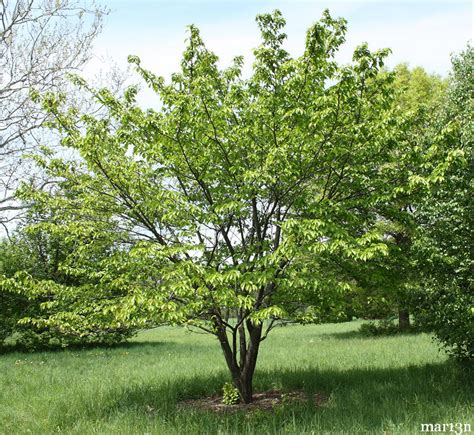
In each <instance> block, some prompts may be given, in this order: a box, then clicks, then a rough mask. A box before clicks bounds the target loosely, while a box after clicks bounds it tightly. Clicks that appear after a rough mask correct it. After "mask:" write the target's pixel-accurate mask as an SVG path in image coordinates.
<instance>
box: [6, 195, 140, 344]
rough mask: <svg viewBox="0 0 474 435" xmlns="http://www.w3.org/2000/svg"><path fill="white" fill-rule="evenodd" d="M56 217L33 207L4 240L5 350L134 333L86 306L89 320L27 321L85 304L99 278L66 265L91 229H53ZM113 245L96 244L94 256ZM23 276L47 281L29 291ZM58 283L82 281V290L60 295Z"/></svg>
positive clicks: (110, 338) (114, 339)
mask: <svg viewBox="0 0 474 435" xmlns="http://www.w3.org/2000/svg"><path fill="white" fill-rule="evenodd" d="M64 193H65V192H61V194H64ZM56 194H58V193H57V192H56ZM69 194H73V192H69ZM33 210H34V211H33ZM54 223H56V224H57V221H56V216H55V215H54V214H52V213H48V212H46V211H44V210H43V211H41V210H40V207H34V208H32V209H30V210H29V211H28V214H27V218H26V219H24V223H23V224H22V225H20V226H19V227H17V229H16V230H15V232H14V233H13V235H12V236H11V237H10V239H8V240H6V239H5V240H3V241H2V242H0V277H1V276H3V278H4V281H3V282H1V281H0V350H3V349H4V350H11V349H22V350H29V351H31V350H36V349H40V348H55V347H67V346H72V345H74V346H78V345H81V346H83V345H92V344H94V345H97V344H104V343H105V344H112V343H117V342H120V341H124V340H125V339H127V338H129V337H130V336H131V335H132V334H133V333H134V330H133V329H132V328H129V327H128V326H126V325H122V326H116V325H114V324H111V323H110V317H111V316H107V313H96V312H90V313H86V312H84V313H83V314H84V315H83V318H84V319H85V320H87V321H83V322H76V323H75V327H74V328H58V327H54V326H50V325H44V324H40V322H39V323H38V324H32V323H24V322H23V323H22V319H24V318H31V317H35V318H37V319H41V318H48V317H49V316H51V315H53V314H55V313H58V312H64V311H67V310H69V309H70V308H71V307H73V306H75V305H77V304H81V303H82V301H83V299H84V298H87V299H90V298H91V294H90V292H89V293H88V292H87V291H86V290H87V288H88V287H90V284H91V283H94V282H96V281H97V280H95V281H94V278H93V277H91V276H89V277H87V279H86V278H85V277H83V276H77V275H74V274H70V273H68V270H67V268H65V267H64V266H65V261H66V259H67V258H68V256H69V255H71V254H72V253H73V252H74V251H75V250H76V249H77V248H78V246H79V244H80V240H82V243H85V242H86V241H87V240H88V239H89V237H90V234H86V233H84V234H80V235H77V236H76V237H75V238H70V237H69V238H66V237H59V236H57V235H55V234H54V232H52V231H48V227H49V225H51V224H54ZM110 231H112V229H111V230H110ZM111 251H112V246H111V245H110V244H107V243H103V244H102V245H101V246H98V245H96V251H95V254H94V255H91V261H97V260H98V259H100V258H104V257H105V256H107V255H110V253H111ZM91 254H92V253H91ZM5 278H6V279H5ZM24 279H36V280H41V281H42V282H43V283H44V284H45V286H44V288H43V290H42V291H41V292H36V293H29V294H25V293H24V292H21V291H19V288H21V285H22V282H23V280H24ZM56 285H67V286H71V287H79V286H81V289H82V292H83V293H82V294H67V293H62V294H61V298H57V297H56V294H55V291H54V288H55V286H56ZM116 296H117V292H110V293H109V294H107V295H105V294H102V297H106V298H109V299H113V298H114V297H116ZM98 317H99V318H100V320H98ZM64 321H66V319H64Z"/></svg>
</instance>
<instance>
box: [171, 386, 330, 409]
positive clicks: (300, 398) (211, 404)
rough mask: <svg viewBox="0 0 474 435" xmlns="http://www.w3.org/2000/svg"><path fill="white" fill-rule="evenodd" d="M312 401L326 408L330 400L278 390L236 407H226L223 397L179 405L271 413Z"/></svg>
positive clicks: (300, 392)
mask: <svg viewBox="0 0 474 435" xmlns="http://www.w3.org/2000/svg"><path fill="white" fill-rule="evenodd" d="M310 399H312V402H313V404H314V406H315V407H317V408H319V407H322V406H324V405H325V404H326V403H327V402H328V400H329V398H328V397H327V396H325V395H323V394H320V393H317V394H315V395H314V396H313V397H308V396H307V395H306V394H305V393H304V392H303V391H292V392H288V393H284V392H282V391H278V390H271V391H265V392H262V393H255V394H254V395H253V401H252V403H238V404H236V405H225V404H224V403H222V396H212V397H203V398H200V399H190V400H184V401H182V402H180V403H179V406H180V407H182V408H194V409H199V410H203V411H214V412H235V411H254V410H264V411H271V410H272V409H273V408H275V407H276V406H279V405H287V404H295V403H307V402H308V401H309V400H310Z"/></svg>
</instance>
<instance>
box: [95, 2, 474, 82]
mask: <svg viewBox="0 0 474 435" xmlns="http://www.w3.org/2000/svg"><path fill="white" fill-rule="evenodd" d="M104 3H105V4H106V5H107V6H108V7H109V8H110V9H111V10H112V12H111V14H110V15H109V16H108V17H107V18H106V21H105V26H104V30H103V32H102V34H101V35H100V36H99V38H98V39H97V41H96V45H95V49H94V54H95V58H96V60H95V61H94V62H92V64H91V66H90V68H89V71H96V70H97V69H99V68H100V67H101V66H100V65H101V62H100V60H101V59H107V61H109V60H113V61H114V62H116V63H117V65H119V66H121V65H125V64H126V58H127V56H128V55H129V54H135V55H138V56H140V58H141V59H142V62H143V64H144V65H145V66H146V67H147V68H149V69H151V70H152V71H153V72H155V73H157V74H160V75H164V76H165V77H166V76H169V74H171V73H172V72H173V71H175V70H176V69H177V68H178V67H179V61H180V56H181V53H182V51H183V49H184V40H185V38H186V25H188V24H191V23H192V24H196V25H197V26H198V27H199V28H200V29H201V34H202V36H203V39H204V41H205V43H206V45H207V46H208V47H209V48H211V49H212V50H213V51H214V52H215V53H216V54H217V55H218V56H219V58H220V60H221V62H222V65H226V64H228V63H229V62H230V60H231V59H232V58H233V57H234V56H236V55H244V57H245V59H246V65H247V66H246V70H245V71H246V72H247V73H248V72H249V70H250V66H251V63H252V48H253V47H255V46H257V45H258V44H259V35H258V30H257V27H256V24H255V16H256V15H257V14H258V13H262V12H269V11H272V10H273V9H276V8H277V9H280V10H281V11H282V12H283V15H284V16H285V18H286V20H287V28H286V33H287V34H288V40H287V50H288V51H289V52H290V53H291V54H293V55H298V54H299V53H301V52H302V50H303V44H304V38H305V32H306V29H307V28H308V27H309V26H310V25H311V24H312V23H313V22H314V21H316V20H318V19H319V17H320V16H321V12H322V11H323V9H324V8H329V10H330V12H331V14H332V15H333V16H343V17H344V18H346V19H347V20H348V33H347V41H346V44H345V45H344V47H343V48H342V49H341V50H340V53H339V55H338V58H339V60H340V61H341V62H349V61H350V59H351V55H352V51H353V49H354V47H356V46H357V45H358V44H360V43H362V42H364V41H366V42H368V43H369V47H370V48H371V49H376V48H382V47H390V48H391V49H392V50H393V53H392V55H391V56H390V58H389V60H388V64H389V65H390V66H393V65H396V64H397V63H400V62H408V63H409V64H410V65H411V66H418V65H419V66H422V67H424V68H426V69H427V70H428V71H429V72H434V73H438V74H441V75H446V74H447V73H448V71H449V68H450V54H451V53H453V52H459V51H460V50H462V49H463V48H464V47H466V45H467V43H468V41H469V40H471V41H472V40H473V7H472V2H471V1H455V0H454V1H440V0H438V1H428V0H425V1H409V0H402V1H376V0H366V1H361V0H358V1H356V0H353V1H344V2H342V1H328V0H327V1H319V0H315V1H311V0H300V1H298V0H296V1H288V0H287V1H269V0H254V1H250V0H240V1H237V0H213V1H212V0H211V1H200V0H175V1H166V0H138V1H137V0H135V1H132V0H109V1H105V2H104Z"/></svg>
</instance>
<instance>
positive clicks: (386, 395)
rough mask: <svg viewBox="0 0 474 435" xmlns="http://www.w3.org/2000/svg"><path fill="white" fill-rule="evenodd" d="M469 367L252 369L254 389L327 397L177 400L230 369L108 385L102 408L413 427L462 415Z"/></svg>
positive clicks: (237, 420)
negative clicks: (189, 403) (202, 406)
mask: <svg viewBox="0 0 474 435" xmlns="http://www.w3.org/2000/svg"><path fill="white" fill-rule="evenodd" d="M473 374H474V370H472V367H471V368H466V367H464V368H462V367H461V366H459V365H457V364H455V363H453V362H445V363H440V364H429V365H425V366H412V367H405V368H393V369H389V368H387V369H380V368H377V369H376V368H374V369H370V368H367V369H353V370H347V371H338V370H317V369H314V370H297V369H295V370H290V369H282V370H271V371H270V370H269V371H260V372H257V374H256V377H255V388H254V389H255V391H264V390H270V389H275V388H276V389H281V390H283V391H287V392H289V391H294V390H303V391H305V392H306V393H307V395H308V398H310V397H313V396H314V394H316V393H321V394H323V395H324V396H326V397H329V400H328V402H327V403H325V404H324V405H323V406H321V407H316V406H315V405H314V403H313V402H312V401H310V400H308V402H307V403H306V404H304V405H301V404H299V405H298V404H293V405H291V404H289V405H287V406H284V407H282V408H279V409H277V410H276V411H275V410H274V412H271V413H270V412H257V413H255V415H244V414H243V413H235V414H234V413H232V414H225V415H222V414H213V413H212V412H206V411H198V410H193V409H186V408H184V409H183V408H179V407H178V406H177V405H178V404H179V402H181V401H183V400H185V399H190V398H198V397H206V396H211V395H213V394H216V393H218V392H220V390H221V388H222V385H223V383H224V382H226V381H227V380H228V377H227V374H226V373H225V372H222V373H221V374H217V375H212V376H200V377H193V378H181V379H173V380H170V381H169V382H167V383H165V384H158V385H151V384H142V385H135V386H130V387H129V388H125V389H122V390H119V391H113V392H112V395H111V396H110V397H109V399H110V400H107V401H106V402H107V403H108V406H107V407H106V408H103V409H102V413H103V415H109V416H110V414H114V415H115V416H117V415H120V414H127V413H133V414H134V415H135V416H136V415H140V414H141V415H142V416H143V417H144V418H153V419H155V418H158V419H162V420H164V421H165V420H166V421H168V423H169V424H172V425H173V424H176V425H179V426H180V427H182V426H183V424H184V425H191V426H193V425H194V426H193V427H200V426H199V425H200V424H203V421H206V422H207V424H211V425H214V426H213V427H214V429H215V428H216V427H218V425H220V424H222V422H223V421H225V422H226V425H227V426H226V427H230V428H232V431H230V432H233V431H236V432H237V433H238V432H239V430H241V431H243V426H242V425H243V424H245V425H246V426H245V427H246V428H247V429H248V427H249V424H250V425H251V424H254V423H255V424H257V423H256V422H257V420H258V427H259V430H260V432H261V433H264V432H266V431H268V432H273V430H271V428H274V427H283V426H282V425H285V424H287V423H288V421H289V419H290V418H291V420H292V421H293V424H294V425H295V426H294V428H293V427H292V430H295V431H296V432H298V431H300V432H303V431H306V430H309V429H311V428H314V427H315V425H317V427H318V429H319V430H321V431H333V430H339V431H347V432H348V433H351V431H354V428H355V427H359V428H360V430H361V431H367V430H370V431H378V430H381V429H382V428H384V430H385V429H387V427H386V426H387V424H392V425H394V427H398V426H400V427H405V428H406V427H410V428H412V430H413V428H415V427H419V426H417V425H419V424H420V423H421V422H431V421H434V422H437V421H454V420H456V418H458V417H459V409H466V410H467V409H468V408H469V403H472V400H473V394H472V391H473V388H472V387H473ZM91 400H92V399H91ZM462 412H464V411H462ZM465 412H466V415H468V414H467V411H465ZM443 418H444V420H443ZM453 419H454V420H453ZM456 421H457V420H456ZM252 422H254V423H252ZM387 422H388V423H387ZM410 425H411V426H410ZM352 433H355V432H352Z"/></svg>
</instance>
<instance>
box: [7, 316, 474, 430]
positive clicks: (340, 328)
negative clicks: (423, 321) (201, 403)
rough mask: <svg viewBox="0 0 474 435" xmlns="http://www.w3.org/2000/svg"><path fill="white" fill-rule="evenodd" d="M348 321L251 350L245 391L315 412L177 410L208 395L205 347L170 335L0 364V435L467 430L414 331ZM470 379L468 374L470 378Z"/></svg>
mask: <svg viewBox="0 0 474 435" xmlns="http://www.w3.org/2000/svg"><path fill="white" fill-rule="evenodd" d="M359 325H360V323H359V322H351V323H345V324H338V325H332V324H330V325H320V326H287V327H284V328H277V329H276V330H275V331H273V332H272V334H273V335H270V337H269V338H268V339H267V340H266V341H265V342H264V343H263V344H262V350H261V354H260V359H259V363H258V369H257V373H256V376H255V390H265V389H271V388H281V389H283V390H288V391H290V390H293V389H303V390H304V391H306V392H307V393H308V395H309V394H312V393H317V392H320V393H324V394H326V395H328V396H329V397H330V399H329V402H328V403H327V404H326V406H324V407H321V408H319V409H316V408H314V407H312V406H311V405H310V404H309V403H308V404H293V405H286V406H284V407H281V408H278V409H276V410H275V411H274V412H273V413H268V412H263V411H259V412H253V413H247V414H245V413H243V412H241V413H236V414H226V415H215V414H213V413H211V412H205V411H197V410H190V409H179V408H177V403H178V402H179V401H180V400H183V399H187V398H196V397H200V396H205V395H209V394H213V393H216V392H218V391H220V389H221V387H222V385H223V384H224V382H226V381H227V380H228V375H227V373H226V369H225V367H224V360H223V357H222V355H221V353H220V350H219V348H218V344H217V341H216V340H215V339H213V338H212V337H209V336H206V335H201V334H195V333H187V332H186V331H185V330H183V329H178V328H159V329H155V330H152V331H146V332H143V333H141V334H140V335H139V336H138V337H137V338H135V339H134V340H132V342H131V343H129V344H127V345H123V346H119V347H115V348H113V349H89V350H82V351H77V350H70V351H69V350H68V351H59V352H42V353H35V354H21V353H12V354H7V355H1V356H0V433H5V434H15V433H37V434H47V433H54V432H64V433H78V434H89V433H110V434H127V435H128V434H145V433H152V434H195V433H196V434H197V433H202V434H224V433H225V434H243V433H256V434H267V433H292V434H302V433H315V434H320V433H331V434H333V433H348V434H358V433H363V434H367V433H374V434H382V433H383V432H384V431H385V432H386V433H388V434H393V433H406V434H416V433H419V432H420V425H421V423H451V422H452V423H458V422H464V423H471V424H472V427H473V428H474V422H473V421H472V408H470V405H472V398H473V397H472V382H471V384H470V379H471V378H470V376H469V373H468V372H467V371H466V369H464V370H461V369H460V367H458V366H457V365H456V364H454V363H451V362H448V361H447V358H446V356H445V355H444V353H442V352H440V351H438V348H437V346H436V344H435V343H433V342H432V340H431V339H430V337H429V336H427V335H425V334H418V335H403V336H394V337H381V338H365V337H362V336H360V335H359V334H358V332H357V328H358V327H359ZM471 374H472V372H471Z"/></svg>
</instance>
